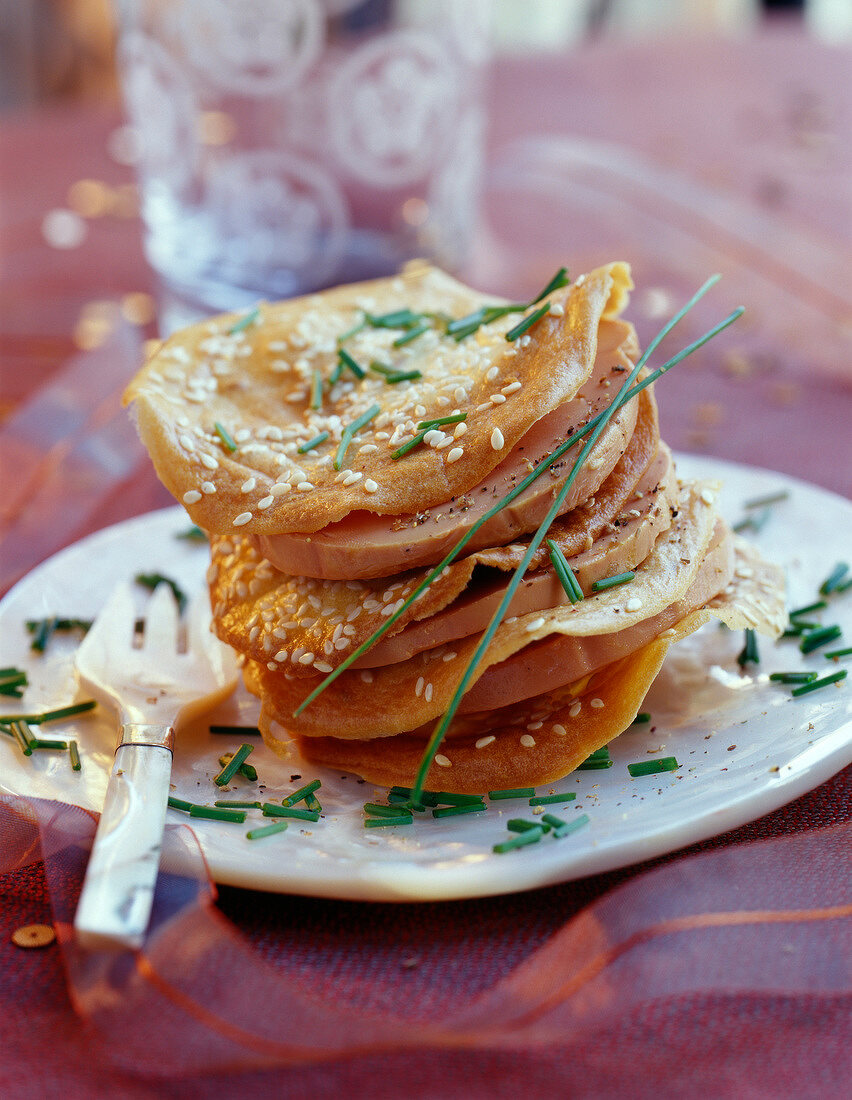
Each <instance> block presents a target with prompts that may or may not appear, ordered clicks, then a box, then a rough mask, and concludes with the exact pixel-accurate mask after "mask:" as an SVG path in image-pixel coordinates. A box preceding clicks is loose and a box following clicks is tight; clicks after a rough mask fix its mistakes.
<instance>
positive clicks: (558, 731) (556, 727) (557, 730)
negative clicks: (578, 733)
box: [551, 722, 568, 737]
mask: <svg viewBox="0 0 852 1100" xmlns="http://www.w3.org/2000/svg"><path fill="white" fill-rule="evenodd" d="M551 729H552V730H553V732H554V733H555V734H557V735H558V736H559V737H564V736H565V734H566V733H567V732H568V730H566V729H565V727H564V726H561V725H560V724H559V723H558V722H557V723H556V725H554V726H552V727H551Z"/></svg>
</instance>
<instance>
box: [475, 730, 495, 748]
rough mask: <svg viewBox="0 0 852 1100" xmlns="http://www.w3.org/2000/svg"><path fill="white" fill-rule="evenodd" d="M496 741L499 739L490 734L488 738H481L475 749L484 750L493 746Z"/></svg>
mask: <svg viewBox="0 0 852 1100" xmlns="http://www.w3.org/2000/svg"><path fill="white" fill-rule="evenodd" d="M496 740H497V738H496V737H495V736H494V735H493V734H490V735H489V736H488V737H480V738H479V740H478V741H477V742H476V743H475V745H474V747H475V748H477V749H484V748H485V747H486V746H487V745H490V744H492V743H493V742H494V741H496Z"/></svg>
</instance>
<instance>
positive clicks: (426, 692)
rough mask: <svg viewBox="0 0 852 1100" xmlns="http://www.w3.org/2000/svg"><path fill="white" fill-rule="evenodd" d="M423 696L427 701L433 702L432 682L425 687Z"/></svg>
mask: <svg viewBox="0 0 852 1100" xmlns="http://www.w3.org/2000/svg"><path fill="white" fill-rule="evenodd" d="M423 698H424V699H425V700H426V702H427V703H431V702H432V685H431V684H427V685H426V687H425V688H424V689H423Z"/></svg>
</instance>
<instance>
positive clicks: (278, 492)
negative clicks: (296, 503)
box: [269, 481, 292, 497]
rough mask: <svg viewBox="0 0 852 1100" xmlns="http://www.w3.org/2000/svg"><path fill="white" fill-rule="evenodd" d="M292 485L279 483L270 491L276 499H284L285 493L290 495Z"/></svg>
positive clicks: (283, 482)
mask: <svg viewBox="0 0 852 1100" xmlns="http://www.w3.org/2000/svg"><path fill="white" fill-rule="evenodd" d="M291 488H292V485H291V484H290V482H289V481H278V482H276V483H275V484H274V485H273V486H272V488H271V489H270V490H269V491H270V493H272V495H273V496H274V497H282V496H284V494H285V493H289V492H290V490H291Z"/></svg>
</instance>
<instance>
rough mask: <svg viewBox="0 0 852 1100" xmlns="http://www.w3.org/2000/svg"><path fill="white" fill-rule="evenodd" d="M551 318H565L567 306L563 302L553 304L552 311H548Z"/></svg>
mask: <svg viewBox="0 0 852 1100" xmlns="http://www.w3.org/2000/svg"><path fill="white" fill-rule="evenodd" d="M547 312H548V313H549V314H550V316H551V317H564V316H565V306H563V305H562V303H561V302H551V303H550V309H549V310H548V311H547Z"/></svg>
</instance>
